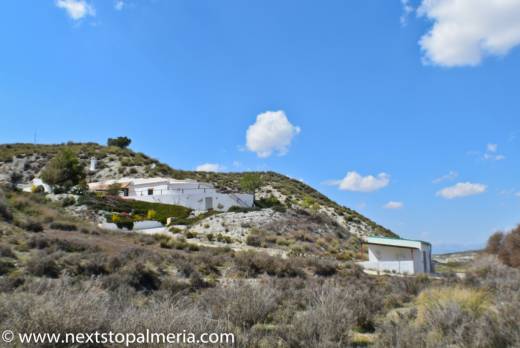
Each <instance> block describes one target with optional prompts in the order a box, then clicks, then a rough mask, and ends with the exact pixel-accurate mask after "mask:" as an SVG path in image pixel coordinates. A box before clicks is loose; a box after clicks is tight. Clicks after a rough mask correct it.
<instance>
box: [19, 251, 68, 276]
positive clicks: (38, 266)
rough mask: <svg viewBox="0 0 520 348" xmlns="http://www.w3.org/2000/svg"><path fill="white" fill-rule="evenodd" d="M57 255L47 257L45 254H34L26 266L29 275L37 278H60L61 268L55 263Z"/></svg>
mask: <svg viewBox="0 0 520 348" xmlns="http://www.w3.org/2000/svg"><path fill="white" fill-rule="evenodd" d="M55 258H56V254H51V255H46V254H45V253H43V252H38V253H36V254H34V255H33V256H32V257H31V258H30V259H29V261H27V264H26V270H27V272H28V273H29V274H32V275H34V276H37V277H48V278H58V276H59V275H60V272H61V268H60V267H59V265H58V264H57V263H56V261H55Z"/></svg>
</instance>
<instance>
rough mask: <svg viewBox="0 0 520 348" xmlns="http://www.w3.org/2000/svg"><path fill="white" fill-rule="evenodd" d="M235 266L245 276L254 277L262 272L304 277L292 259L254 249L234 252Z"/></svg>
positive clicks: (273, 274)
mask: <svg viewBox="0 0 520 348" xmlns="http://www.w3.org/2000/svg"><path fill="white" fill-rule="evenodd" d="M235 267H236V268H237V270H238V271H239V272H241V273H242V274H244V275H245V276H246V277H256V276H258V275H259V274H262V273H266V274H268V275H271V276H277V277H280V278H284V277H302V278H303V277H305V273H304V272H303V271H302V269H301V268H300V267H297V266H296V265H295V263H294V260H292V259H282V258H278V257H273V256H270V255H268V254H265V253H257V252H254V251H245V252H239V253H236V254H235Z"/></svg>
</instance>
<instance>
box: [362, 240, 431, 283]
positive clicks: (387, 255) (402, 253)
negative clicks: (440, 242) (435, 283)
mask: <svg viewBox="0 0 520 348" xmlns="http://www.w3.org/2000/svg"><path fill="white" fill-rule="evenodd" d="M364 244H365V245H366V246H367V248H368V261H365V262H360V265H361V266H363V267H364V268H365V269H369V270H374V271H381V272H384V271H386V272H392V273H400V274H405V273H406V274H416V273H433V267H432V247H431V244H430V243H427V242H423V241H420V240H409V239H398V238H386V237H368V238H366V240H365V243H364Z"/></svg>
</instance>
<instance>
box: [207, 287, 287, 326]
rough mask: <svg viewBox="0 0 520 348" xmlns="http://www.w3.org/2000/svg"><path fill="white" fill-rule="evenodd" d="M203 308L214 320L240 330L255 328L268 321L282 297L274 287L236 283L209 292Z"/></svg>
mask: <svg viewBox="0 0 520 348" xmlns="http://www.w3.org/2000/svg"><path fill="white" fill-rule="evenodd" d="M201 301H202V306H203V308H205V309H206V310H207V311H208V312H209V313H211V315H212V317H213V319H214V320H229V321H230V322H231V323H233V324H234V325H235V326H237V327H245V328H251V327H252V326H253V325H255V324H259V323H263V322H265V321H267V320H268V318H269V315H270V314H271V313H273V312H274V310H275V309H276V307H277V305H278V301H279V295H278V293H277V292H276V291H275V290H273V289H272V285H270V284H248V283H245V282H237V283H232V284H230V285H229V286H226V287H218V288H215V289H211V290H208V291H206V292H205V293H204V294H203V295H202V300H201Z"/></svg>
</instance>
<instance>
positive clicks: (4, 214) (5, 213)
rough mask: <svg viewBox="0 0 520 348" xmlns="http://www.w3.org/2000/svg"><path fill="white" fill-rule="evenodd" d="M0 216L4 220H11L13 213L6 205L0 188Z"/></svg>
mask: <svg viewBox="0 0 520 348" xmlns="http://www.w3.org/2000/svg"><path fill="white" fill-rule="evenodd" d="M0 218H2V219H3V220H6V221H11V220H12V219H13V214H12V213H11V210H10V209H9V208H8V206H7V200H6V199H5V195H4V192H3V191H2V189H0Z"/></svg>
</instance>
